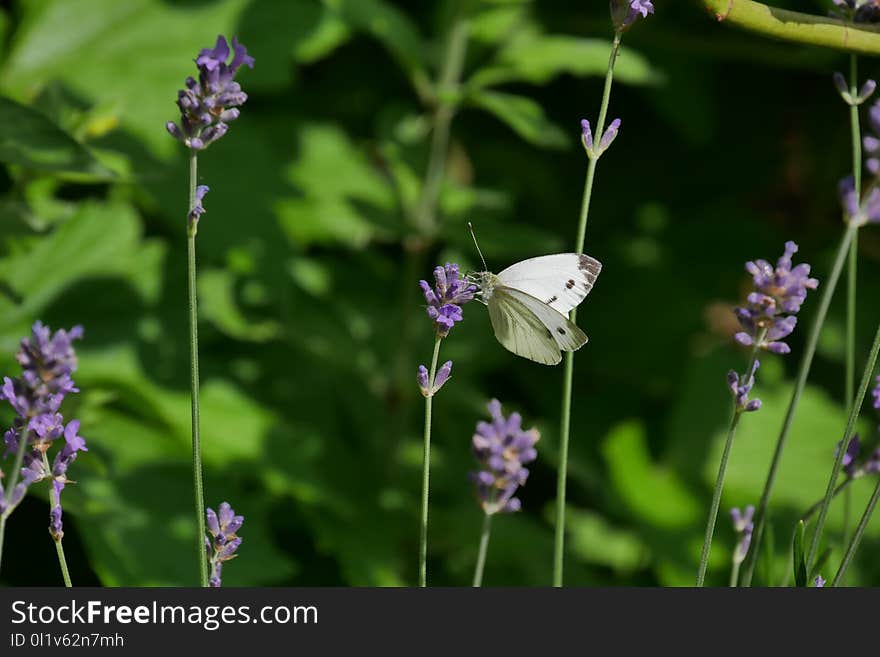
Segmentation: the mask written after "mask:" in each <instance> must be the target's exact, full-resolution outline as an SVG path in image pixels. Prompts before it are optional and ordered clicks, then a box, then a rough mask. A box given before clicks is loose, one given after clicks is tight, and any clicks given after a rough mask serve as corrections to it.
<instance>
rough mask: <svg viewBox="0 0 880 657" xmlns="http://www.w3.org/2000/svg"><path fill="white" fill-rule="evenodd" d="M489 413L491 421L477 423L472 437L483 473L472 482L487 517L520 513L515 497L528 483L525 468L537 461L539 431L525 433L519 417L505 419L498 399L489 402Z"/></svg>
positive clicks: (514, 415)
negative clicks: (520, 488)
mask: <svg viewBox="0 0 880 657" xmlns="http://www.w3.org/2000/svg"><path fill="white" fill-rule="evenodd" d="M488 409H489V415H490V416H491V418H492V421H491V422H478V423H477V428H476V432H475V433H474V437H473V452H474V456H475V457H476V459H477V461H478V462H479V464H480V470H479V471H478V472H476V473H473V474H472V475H471V478H472V480H473V481H474V482H475V483H476V486H477V496H478V498H479V500H480V506H482V507H483V511H485V512H486V513H487V514H490V515H491V514H494V513H504V512H513V511H519V509H520V507H521V506H522V505H521V503H520V500H519V499H518V498H516V497H514V496H513V495H514V493H515V492H516V489H517V488H519V487H520V486H522V485H523V484H525V483H526V479H527V478H528V476H529V471H528V469H527V468H525V467H524V466H525V464H527V463H531V462H532V461H534V460H535V459H536V458H537V457H538V452H537V450H535V443H537V442H538V440H539V439H540V437H541V435H540V434H539V433H538V430H537V429H529V430H528V431H526V430H524V429H523V428H522V417H521V416H520V414H519V413H511V414H510V417H508V418H505V417H504V415H502V413H501V402H499V401H498V400H497V399H493V400H492V401H490V402H489V405H488Z"/></svg>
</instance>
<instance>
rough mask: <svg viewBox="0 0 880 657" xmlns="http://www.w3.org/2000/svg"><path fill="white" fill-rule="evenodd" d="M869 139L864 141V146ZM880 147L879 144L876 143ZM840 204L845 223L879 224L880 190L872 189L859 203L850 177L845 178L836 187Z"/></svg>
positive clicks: (859, 224) (860, 224) (858, 224)
mask: <svg viewBox="0 0 880 657" xmlns="http://www.w3.org/2000/svg"><path fill="white" fill-rule="evenodd" d="M868 143H871V144H872V145H873V142H869V139H868V138H866V139H865V145H866V146H867V144H868ZM878 147H880V142H878ZM838 193H839V195H840V204H841V206H842V207H843V214H844V219H845V220H846V222H847V223H849V224H852V225H855V226H864V225H865V224H867V223H880V188H877V187H872V188H871V189H870V190H869V191H868V192H867V193H866V194H865V195H864V197H863V198H862V199H861V203H860V202H859V194H858V193H857V192H856V189H855V183H854V182H853V177H852V176H847V177H846V178H844V179H843V180H841V181H840V184H839V185H838Z"/></svg>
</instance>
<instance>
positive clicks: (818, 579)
mask: <svg viewBox="0 0 880 657" xmlns="http://www.w3.org/2000/svg"><path fill="white" fill-rule="evenodd" d="M813 586H815V587H816V588H817V589H821V588H822V587H824V586H825V580H824V579H822V576H821V575H816V579H815V581H814V582H813Z"/></svg>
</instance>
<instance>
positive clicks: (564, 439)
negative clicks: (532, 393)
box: [553, 33, 620, 586]
mask: <svg viewBox="0 0 880 657" xmlns="http://www.w3.org/2000/svg"><path fill="white" fill-rule="evenodd" d="M619 49H620V33H616V34H615V35H614V42H613V43H612V44H611V55H610V56H609V58H608V71H607V73H606V74H605V88H604V90H603V92H602V105H601V107H600V109H599V120H598V121H596V131H595V135H594V138H595V140H596V143H597V144H598V142H599V140H600V139H602V132H603V131H604V130H605V119H606V118H607V116H608V104H609V102H610V100H611V84H612V82H613V80H614V64H615V62H616V61H617V53H618V50H619ZM598 161H599V158H598V157H596V158H590V161H589V163H588V164H587V178H586V181H585V182H584V195H583V198H582V200H581V214H580V220H579V222H578V230H577V238H576V242H575V251H576V252H577V253H582V252H583V250H584V240H585V239H586V233H587V219H588V218H589V215H590V202H591V200H592V197H593V181H594V180H595V178H596V164H597V162H598ZM569 318H570V319H571V321H572V322H574V321H575V320H576V319H577V308H575V309H573V310H572V311H571V313H570V315H569ZM573 380H574V352H571V351H567V352H565V372H564V375H563V384H562V418H561V420H560V423H559V472H558V473H557V478H556V537H555V541H554V549H553V586H562V577H563V572H562V571H563V563H564V554H565V488H566V479H567V476H568V439H569V435H570V433H571V395H572V385H573Z"/></svg>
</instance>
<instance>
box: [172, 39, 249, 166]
mask: <svg viewBox="0 0 880 657" xmlns="http://www.w3.org/2000/svg"><path fill="white" fill-rule="evenodd" d="M229 55H230V49H229V44H228V43H227V42H226V38H225V37H223V36H222V35H220V36H218V37H217V42H216V44H215V46H214V47H213V48H203V49H202V50H201V51H200V52H199V55H198V57H196V59H195V63H196V66H197V67H198V68H199V77H198V80H196V79H195V78H193V77H191V76H190V77H188V78H187V79H186V82H185V87H186V88H185V89H181V90H180V91H179V92H178V96H177V106H178V108H179V109H180V124H179V125H177V124H175V123H173V122H169V123H168V124H166V129H167V130H168V133H169V134H170V135H171V136H172V137H174V138H175V139H177V140H178V141H181V142H183V143H184V144H185V145H186V146H188V147H189V148H190V149H192V150H202V149H204V148H207V147H208V146H209V145H210V144H212V143H213V142H215V141H217V140H218V139H220V138H221V137H223V135H225V134H226V131H227V129H228V127H229V126H228V125H227V122H228V121H234V120H235V119H237V118H238V117H239V109H238V107H239V106H241V105H243V104H244V103H245V101H247V94H245V93H244V92H243V91H242V90H241V86H240V85H239V84H238V82H236V81H235V80H234V78H235V75H236V72H237V71H238V69H239V68H241V66H242V65H246V66H248V67H249V68H253V67H254V58H253V57H251V56H249V55H248V54H247V49H246V48H245V47H244V46H243V45H242V44H240V43H239V42H238V40H237V39H235V38H233V39H232V60H231V61H229V63H227V60H228V59H229Z"/></svg>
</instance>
